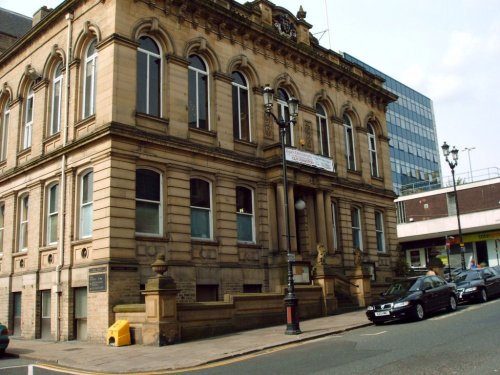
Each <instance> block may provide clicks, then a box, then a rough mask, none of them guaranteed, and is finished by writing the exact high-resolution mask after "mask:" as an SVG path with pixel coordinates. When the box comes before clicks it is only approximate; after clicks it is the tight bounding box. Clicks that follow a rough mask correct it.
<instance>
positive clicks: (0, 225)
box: [0, 202, 5, 255]
mask: <svg viewBox="0 0 500 375" xmlns="http://www.w3.org/2000/svg"><path fill="white" fill-rule="evenodd" d="M4 222H5V203H4V202H0V255H3V229H4V226H5V224H4Z"/></svg>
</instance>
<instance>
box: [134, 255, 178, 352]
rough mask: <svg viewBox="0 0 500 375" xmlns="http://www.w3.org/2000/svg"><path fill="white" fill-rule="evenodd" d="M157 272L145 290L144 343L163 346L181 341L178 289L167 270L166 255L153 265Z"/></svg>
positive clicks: (159, 256) (161, 256) (160, 256)
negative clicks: (178, 316) (178, 317)
mask: <svg viewBox="0 0 500 375" xmlns="http://www.w3.org/2000/svg"><path fill="white" fill-rule="evenodd" d="M151 268H153V271H154V272H156V273H157V274H156V275H155V276H153V277H151V278H150V279H149V280H148V282H147V284H146V288H145V291H144V292H143V294H144V296H145V300H146V322H145V323H144V326H143V330H142V341H143V344H144V345H153V346H163V345H169V344H174V343H176V342H179V341H180V329H179V322H178V320H177V301H176V297H177V293H178V292H179V290H178V289H177V287H176V285H175V282H174V280H173V279H172V278H171V277H170V276H166V275H163V273H164V272H166V270H167V264H166V263H165V255H163V254H160V255H158V258H157V259H156V261H155V262H154V263H153V264H152V265H151Z"/></svg>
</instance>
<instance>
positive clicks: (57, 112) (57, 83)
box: [49, 62, 63, 135]
mask: <svg viewBox="0 0 500 375" xmlns="http://www.w3.org/2000/svg"><path fill="white" fill-rule="evenodd" d="M62 69H63V64H62V62H60V63H59V64H57V67H56V70H55V71H54V77H53V79H52V117H51V121H50V131H49V135H52V134H56V133H58V132H59V130H60V129H61V103H62V83H63V74H62Z"/></svg>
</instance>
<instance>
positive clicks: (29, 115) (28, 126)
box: [23, 83, 35, 149]
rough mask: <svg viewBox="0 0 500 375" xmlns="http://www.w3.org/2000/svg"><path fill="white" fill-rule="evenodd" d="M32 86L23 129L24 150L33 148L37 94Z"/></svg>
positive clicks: (27, 99)
mask: <svg viewBox="0 0 500 375" xmlns="http://www.w3.org/2000/svg"><path fill="white" fill-rule="evenodd" d="M33 85H34V83H32V84H31V86H30V88H29V89H28V96H27V97H26V104H25V107H24V111H25V113H24V127H23V149H27V148H29V147H31V133H32V132H33V108H34V104H35V103H34V101H35V92H34V91H33Z"/></svg>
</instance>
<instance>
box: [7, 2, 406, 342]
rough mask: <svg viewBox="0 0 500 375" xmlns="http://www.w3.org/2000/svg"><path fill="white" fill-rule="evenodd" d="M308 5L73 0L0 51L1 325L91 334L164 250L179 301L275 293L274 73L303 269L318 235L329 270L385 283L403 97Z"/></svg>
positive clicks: (68, 335) (280, 256) (277, 174)
mask: <svg viewBox="0 0 500 375" xmlns="http://www.w3.org/2000/svg"><path fill="white" fill-rule="evenodd" d="M305 17H306V13H305V12H304V11H303V10H302V9H300V10H299V12H298V13H297V16H294V15H293V14H292V13H290V12H289V11H288V10H286V9H284V8H281V7H277V6H275V5H274V4H273V3H271V2H269V1H267V0H256V1H253V2H249V3H246V4H239V3H237V2H235V1H233V0H211V1H208V0H192V1H178V0H164V1H159V0H157V1H153V0H148V1H140V0H134V1H133V0H120V1H118V0H107V1H103V0H85V1H84V0H66V1H64V2H63V3H62V4H61V5H60V6H58V7H57V8H56V9H54V10H53V11H51V12H50V13H49V14H47V15H45V17H43V18H42V19H41V20H40V21H39V22H38V23H37V24H36V25H35V26H34V27H33V28H32V29H31V30H30V31H29V32H28V34H26V35H25V36H24V37H22V38H21V39H19V40H18V41H17V42H16V44H15V45H14V46H13V47H12V48H10V49H9V50H8V51H6V53H4V54H3V55H1V56H0V116H1V117H0V121H1V129H0V137H1V141H0V225H1V226H0V238H1V241H0V244H1V248H0V321H7V322H9V326H10V329H11V331H12V332H13V334H14V335H20V336H23V337H27V338H44V339H45V338H50V339H55V340H70V339H81V340H89V341H95V342H103V340H104V337H105V335H106V329H107V327H109V326H110V325H111V324H112V323H113V321H114V314H113V311H112V309H113V306H115V305H117V304H126V303H138V302H140V301H141V292H140V291H141V289H143V287H144V284H145V283H146V280H147V279H148V277H150V276H151V275H152V271H151V268H150V264H151V263H152V262H153V261H154V259H156V257H157V255H158V254H164V255H165V256H166V259H167V262H168V265H169V271H168V272H169V275H170V276H172V277H173V279H174V280H175V282H176V284H177V287H178V288H179V290H180V291H179V294H178V297H177V298H178V301H180V302H193V301H215V300H221V299H222V298H223V296H224V294H226V293H232V292H240V293H241V292H245V293H246V292H252V293H261V292H274V291H277V290H281V289H282V288H283V287H284V286H286V272H287V271H286V270H287V256H286V255H287V254H286V241H285V237H286V236H285V225H284V207H285V205H284V190H283V179H282V164H281V147H280V138H279V128H278V126H277V125H276V124H275V123H274V122H273V121H272V119H271V118H269V116H267V115H266V113H265V108H264V102H263V96H262V93H263V87H264V86H265V85H267V84H269V85H270V86H271V87H272V88H273V89H274V91H275V93H276V100H275V105H274V111H275V112H274V113H275V114H276V115H277V116H281V115H284V116H286V115H287V113H288V108H287V105H288V103H287V101H286V99H287V98H289V97H292V96H293V97H295V98H298V100H299V101H300V106H299V114H298V121H297V123H296V125H295V126H294V127H293V128H292V129H291V131H290V137H289V139H288V140H287V144H288V148H287V150H289V151H290V153H291V154H294V155H295V157H296V158H295V159H293V160H292V161H289V162H288V181H289V189H288V190H289V191H288V193H289V194H288V196H289V206H290V207H292V209H291V210H290V218H289V223H290V228H291V249H292V251H293V253H294V254H295V261H296V262H297V263H296V270H297V271H299V270H309V272H312V271H311V270H312V267H313V266H314V265H315V263H316V259H317V248H318V247H319V248H324V249H325V250H326V255H325V258H324V259H325V260H324V262H325V267H327V268H328V269H329V270H330V271H331V272H333V273H336V274H338V275H345V276H349V275H351V274H352V273H353V272H354V271H355V270H356V268H359V267H363V270H365V271H366V272H368V273H369V274H370V277H371V280H372V283H373V285H374V286H376V285H377V284H383V283H384V282H386V281H387V279H388V278H390V277H391V276H392V275H393V269H394V266H395V264H396V261H397V254H396V232H395V230H396V229H395V227H396V214H395V209H394V203H393V200H394V198H395V195H394V193H393V191H392V181H391V169H390V163H389V145H388V142H389V139H388V137H387V126H386V121H385V111H386V107H387V104H388V103H389V102H392V101H394V100H395V99H396V97H395V96H394V95H393V94H391V93H389V92H388V91H387V90H385V89H384V88H383V87H382V83H383V82H382V79H381V78H379V77H378V76H375V75H373V74H371V73H369V72H367V71H366V70H364V69H362V68H361V67H360V66H357V65H355V64H353V63H350V62H348V61H346V60H344V59H343V58H342V56H341V55H339V54H337V53H335V52H333V51H331V50H327V49H325V48H322V47H321V46H320V45H319V44H318V41H317V40H316V39H315V38H314V37H313V36H312V35H311V33H310V32H309V29H310V28H311V25H310V24H309V23H308V22H307V21H306V20H305ZM299 199H301V200H303V201H304V202H305V208H304V209H301V210H299V209H293V208H294V203H295V202H296V201H297V200H299ZM298 276H300V275H298ZM305 276H307V275H305ZM304 279H305V280H306V281H307V280H308V278H307V277H304Z"/></svg>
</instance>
